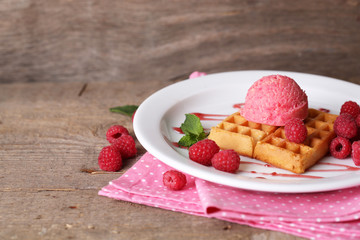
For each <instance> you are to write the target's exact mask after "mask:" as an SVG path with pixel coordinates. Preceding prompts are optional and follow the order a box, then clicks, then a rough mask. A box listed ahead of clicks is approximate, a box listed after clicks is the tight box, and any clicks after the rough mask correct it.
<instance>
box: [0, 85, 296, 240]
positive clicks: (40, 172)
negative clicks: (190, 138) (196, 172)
mask: <svg viewBox="0 0 360 240" xmlns="http://www.w3.org/2000/svg"><path fill="white" fill-rule="evenodd" d="M170 83H171V82H168V83H166V84H165V83H162V82H161V81H151V82H145V83H143V84H136V83H134V82H123V83H120V82H116V83H114V82H105V83H103V82H90V83H88V84H87V87H86V89H85V91H84V92H83V93H82V94H81V96H79V92H80V91H81V89H82V88H83V83H13V84H0V135H1V138H0V169H1V174H0V199H1V200H0V201H1V204H0V239H27V240H32V239H34V240H35V239H174V240H177V239H196V240H202V239H204V240H209V239H224V240H225V239H252V240H262V239H277V240H278V239H286V240H295V239H301V238H298V237H294V236H292V235H288V234H284V233H280V232H273V231H266V230H261V229H256V228H251V227H248V226H243V225H238V224H233V223H228V222H225V221H220V220H216V219H208V218H204V217H198V216H191V215H187V214H183V213H178V212H172V211H167V210H162V209H157V208H153V207H147V206H143V205H138V204H133V203H129V202H123V201H116V200H112V199H109V198H106V197H102V196H98V195H97V193H98V191H99V190H100V189H101V187H103V186H105V185H107V183H108V182H109V181H111V180H113V179H115V178H118V177H119V176H120V175H121V174H122V173H123V172H124V171H126V169H128V168H129V167H130V166H131V165H132V164H133V163H134V162H135V161H136V159H133V160H130V161H127V162H126V163H125V166H124V169H123V170H121V171H120V172H117V173H105V172H102V171H100V170H99V168H98V165H97V156H98V153H99V151H100V149H101V148H102V147H103V146H105V145H107V142H106V140H105V133H106V130H107V128H108V127H110V126H111V125H113V124H122V125H124V126H126V127H127V128H129V129H130V132H131V134H133V131H132V124H131V120H130V119H129V118H128V117H124V116H122V115H118V114H114V113H110V112H109V111H108V108H109V107H113V106H118V105H122V104H140V103H141V102H142V101H143V100H144V99H145V98H146V97H147V96H149V95H150V94H151V93H153V92H154V91H156V90H158V89H160V88H162V87H164V86H165V85H167V84H170ZM137 147H138V149H139V156H140V155H141V154H143V153H144V152H145V150H144V149H143V148H142V147H141V146H140V145H139V144H138V145H137ZM139 156H138V157H139Z"/></svg>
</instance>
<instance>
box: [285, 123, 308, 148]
mask: <svg viewBox="0 0 360 240" xmlns="http://www.w3.org/2000/svg"><path fill="white" fill-rule="evenodd" d="M284 131H285V136H286V138H287V139H288V140H289V141H291V142H295V143H302V142H304V141H305V139H306V137H307V129H306V126H305V124H304V122H303V121H302V120H301V119H299V118H293V119H290V120H289V121H288V122H287V123H286V124H285V126H284Z"/></svg>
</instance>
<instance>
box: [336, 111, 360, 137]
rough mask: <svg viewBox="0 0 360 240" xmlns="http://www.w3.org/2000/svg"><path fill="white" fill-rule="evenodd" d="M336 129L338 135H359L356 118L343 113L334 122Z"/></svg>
mask: <svg viewBox="0 0 360 240" xmlns="http://www.w3.org/2000/svg"><path fill="white" fill-rule="evenodd" d="M334 131H335V133H336V135H338V136H341V137H344V138H348V139H351V138H353V137H355V136H356V135H357V126H356V122H355V120H354V118H353V117H352V116H351V115H350V114H348V113H343V114H341V115H339V116H338V117H337V118H336V120H335V122H334Z"/></svg>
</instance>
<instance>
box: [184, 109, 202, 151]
mask: <svg viewBox="0 0 360 240" xmlns="http://www.w3.org/2000/svg"><path fill="white" fill-rule="evenodd" d="M185 116H186V118H185V121H184V123H183V124H181V126H180V128H181V130H182V132H183V133H184V134H185V136H183V137H182V138H181V139H180V140H179V142H178V144H179V145H180V146H184V147H190V146H191V145H193V144H194V143H196V142H198V141H200V140H203V139H205V138H206V137H207V134H206V133H205V132H204V128H203V126H202V125H201V122H200V118H198V117H197V116H196V115H194V114H185Z"/></svg>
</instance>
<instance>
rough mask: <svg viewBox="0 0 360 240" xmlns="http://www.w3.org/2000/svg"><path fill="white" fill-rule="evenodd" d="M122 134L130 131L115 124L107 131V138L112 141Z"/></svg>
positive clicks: (127, 133)
mask: <svg viewBox="0 0 360 240" xmlns="http://www.w3.org/2000/svg"><path fill="white" fill-rule="evenodd" d="M122 135H129V131H128V130H127V129H126V128H125V127H123V126H121V125H113V126H111V127H110V128H109V129H108V130H107V132H106V139H107V140H108V141H109V143H112V142H113V141H114V140H115V139H117V138H119V137H121V136H122Z"/></svg>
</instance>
